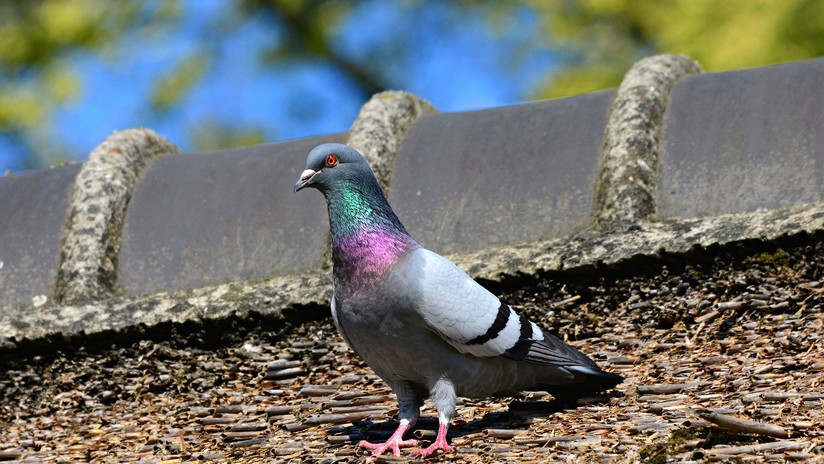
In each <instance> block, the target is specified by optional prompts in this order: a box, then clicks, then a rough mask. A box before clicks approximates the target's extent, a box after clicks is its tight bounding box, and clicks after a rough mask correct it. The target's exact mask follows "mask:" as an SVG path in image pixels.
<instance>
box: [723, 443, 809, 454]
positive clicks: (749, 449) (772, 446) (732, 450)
mask: <svg viewBox="0 0 824 464" xmlns="http://www.w3.org/2000/svg"><path fill="white" fill-rule="evenodd" d="M807 446H809V443H801V442H797V441H773V442H770V443H756V444H754V445H743V446H730V447H728V448H713V449H711V450H708V451H707V452H708V453H710V454H715V455H719V454H726V455H735V454H748V453H758V452H761V451H798V450H802V449H804V448H806V447H807Z"/></svg>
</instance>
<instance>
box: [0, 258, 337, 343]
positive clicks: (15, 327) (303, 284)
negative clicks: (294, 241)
mask: <svg viewBox="0 0 824 464" xmlns="http://www.w3.org/2000/svg"><path fill="white" fill-rule="evenodd" d="M331 295H332V282H331V275H330V274H329V273H327V272H321V271H312V272H307V273H303V274H297V275H290V276H286V277H277V278H272V279H267V280H262V281H256V282H244V283H237V282H235V283H228V284H222V285H217V286H211V287H203V288H198V289H194V290H184V291H178V292H172V293H158V294H155V295H150V296H146V297H140V298H109V299H104V300H98V301H93V302H87V303H83V304H75V305H64V306H52V307H47V308H44V309H43V310H40V311H32V310H31V308H30V307H19V308H14V309H12V310H11V311H6V312H3V313H0V349H3V348H13V347H14V346H15V345H16V344H17V343H18V342H20V341H23V340H29V341H30V340H38V339H46V338H49V337H51V336H53V335H56V334H59V335H61V336H63V337H72V336H77V335H81V334H94V333H101V332H106V331H117V330H124V329H128V328H131V327H136V326H140V325H144V326H149V327H151V326H154V325H157V324H161V323H167V322H171V323H184V322H195V323H197V322H205V321H208V320H220V319H224V318H228V317H240V318H243V317H245V316H248V315H249V314H251V313H257V314H262V315H265V316H268V317H271V318H275V319H278V318H283V317H285V315H284V313H285V311H286V310H287V309H288V308H296V307H301V306H306V305H322V306H328V304H329V301H330V298H331Z"/></svg>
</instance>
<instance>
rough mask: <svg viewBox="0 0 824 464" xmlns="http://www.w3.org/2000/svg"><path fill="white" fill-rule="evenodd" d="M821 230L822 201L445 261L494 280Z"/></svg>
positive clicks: (639, 227)
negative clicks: (450, 261)
mask: <svg viewBox="0 0 824 464" xmlns="http://www.w3.org/2000/svg"><path fill="white" fill-rule="evenodd" d="M821 232H824V201H823V202H818V203H813V204H809V205H800V206H794V207H789V208H782V209H776V210H771V211H755V212H746V213H736V214H726V215H722V216H717V217H711V218H696V219H679V220H671V221H661V222H649V223H643V224H639V225H637V226H636V227H634V228H633V229H632V230H629V231H616V232H611V233H605V234H601V233H596V232H590V233H586V234H581V235H578V236H575V237H564V238H558V239H552V240H546V241H541V242H533V243H530V244H523V245H521V246H503V247H497V248H489V249H486V250H483V251H480V252H477V253H472V254H456V255H451V256H449V258H450V259H452V260H453V261H455V263H457V264H458V265H459V266H461V267H462V268H463V269H466V270H468V271H469V273H470V274H471V275H472V276H473V277H479V278H483V279H487V280H492V281H499V280H501V279H502V278H504V277H507V276H518V275H535V274H537V273H540V272H547V271H574V270H580V269H585V268H588V267H595V266H612V265H618V264H620V263H621V262H626V261H630V260H632V259H633V258H636V257H639V256H648V257H654V256H656V255H658V254H660V253H661V252H666V253H671V254H681V253H687V252H689V251H691V250H693V249H694V248H696V247H704V248H706V247H709V246H713V245H725V244H730V243H735V242H743V241H747V240H774V239H777V238H779V237H782V236H791V235H796V234H802V233H809V234H814V233H821Z"/></svg>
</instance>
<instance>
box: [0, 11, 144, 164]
mask: <svg viewBox="0 0 824 464" xmlns="http://www.w3.org/2000/svg"><path fill="white" fill-rule="evenodd" d="M140 5H141V4H140V3H139V2H110V1H108V0H4V1H2V2H0V134H6V135H11V136H12V137H14V138H15V139H16V140H18V141H20V142H22V143H23V144H25V145H26V146H28V147H29V149H30V150H31V151H32V153H40V155H39V156H41V158H36V157H35V158H32V159H30V160H29V163H28V167H31V168H36V167H42V166H44V165H48V164H54V163H58V162H60V161H63V160H65V159H68V158H71V155H73V154H72V153H66V152H65V149H62V150H58V149H56V148H55V147H54V146H53V145H52V143H53V142H51V141H50V138H49V127H48V125H49V121H48V118H49V115H50V114H51V113H52V112H53V111H54V110H55V109H56V108H57V107H59V106H60V105H64V104H66V103H69V102H71V101H72V100H74V99H75V98H77V97H78V96H79V95H80V94H81V93H82V92H83V91H84V90H85V89H84V88H83V80H82V77H81V76H79V75H78V74H77V72H76V70H75V69H74V68H73V66H72V64H71V60H70V58H71V56H72V54H75V53H77V52H96V53H101V54H106V53H111V47H113V46H116V45H117V43H119V40H120V38H121V37H122V36H123V34H124V32H125V31H126V30H128V29H129V28H131V27H134V26H135V25H137V24H139V23H140V21H145V20H149V21H151V20H157V19H158V17H156V16H154V17H148V18H147V17H146V16H145V12H141V9H140ZM44 153H51V155H43V154H44Z"/></svg>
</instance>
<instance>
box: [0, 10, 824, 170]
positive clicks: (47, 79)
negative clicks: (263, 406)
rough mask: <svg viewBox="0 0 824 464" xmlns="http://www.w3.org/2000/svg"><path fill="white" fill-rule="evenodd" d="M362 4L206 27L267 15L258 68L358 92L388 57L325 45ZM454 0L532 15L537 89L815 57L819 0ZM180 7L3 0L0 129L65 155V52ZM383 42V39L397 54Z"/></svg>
mask: <svg viewBox="0 0 824 464" xmlns="http://www.w3.org/2000/svg"><path fill="white" fill-rule="evenodd" d="M395 1H397V2H401V3H404V4H407V5H413V6H414V5H418V4H419V3H421V2H419V0H395ZM361 3H362V0H354V1H344V0H232V5H233V8H231V9H230V11H231V12H232V13H231V14H230V15H227V17H226V18H224V21H223V24H221V25H220V27H219V28H218V30H216V31H214V34H215V37H216V39H215V40H221V39H220V38H221V37H223V36H224V35H225V34H227V33H229V32H231V31H233V30H235V29H236V28H239V27H242V26H243V25H244V24H246V23H247V22H249V21H251V20H252V19H255V20H264V21H268V22H270V23H271V24H272V26H273V27H272V31H273V34H272V41H271V46H270V47H269V48H268V49H266V50H263V51H262V53H261V65H262V66H275V65H282V64H284V63H290V62H291V61H292V60H321V61H325V62H326V63H328V64H330V65H331V66H334V67H335V68H337V69H338V70H339V71H340V72H341V73H342V74H343V75H346V76H348V77H349V78H350V79H351V81H352V82H353V83H354V84H356V86H357V88H359V89H361V91H362V93H363V97H364V99H365V98H367V97H368V96H369V95H371V94H373V93H375V92H378V91H381V90H384V89H385V88H386V87H387V84H386V80H385V78H384V76H386V75H387V72H386V67H387V66H389V65H390V64H387V63H386V62H384V60H380V59H373V60H368V61H366V62H356V61H352V60H350V59H348V58H347V57H346V56H343V55H341V54H339V53H338V52H337V48H336V47H335V46H334V38H335V37H337V36H338V34H339V32H340V31H339V28H340V27H341V25H342V24H343V23H344V21H345V20H346V19H347V18H348V17H349V16H350V15H351V14H352V11H353V9H354V8H355V7H356V6H358V5H359V4H361ZM455 7H456V8H460V9H462V10H467V11H468V10H472V9H475V11H478V10H480V11H482V12H483V14H486V15H487V17H488V18H489V26H490V28H491V30H492V31H493V32H494V31H499V30H506V27H505V26H506V25H507V24H508V21H510V20H511V18H512V15H513V14H514V12H515V11H516V10H518V9H522V8H531V9H533V10H534V11H536V12H537V14H538V15H539V17H540V21H541V24H542V25H543V27H542V28H539V29H538V32H537V33H536V34H535V37H534V38H532V40H530V41H529V43H530V45H529V46H531V47H545V46H549V47H551V48H553V49H555V50H558V52H559V58H560V67H559V69H558V70H557V71H556V72H554V73H552V74H551V75H548V76H546V79H545V80H544V82H543V84H542V85H541V86H540V88H539V89H537V91H536V92H535V94H534V97H536V98H548V97H558V96H565V95H574V94H579V93H583V92H588V91H593V90H598V89H603V88H607V87H614V86H617V85H618V84H619V83H620V81H621V78H622V76H623V75H624V73H625V72H626V71H627V69H629V68H630V67H631V66H632V65H633V63H635V62H636V61H637V60H638V59H640V58H643V57H645V56H649V55H652V54H655V53H662V52H668V53H682V54H686V55H689V56H690V57H692V58H694V59H696V60H697V61H698V62H699V63H701V64H702V66H703V67H704V69H705V70H707V71H721V70H727V69H739V68H746V67H751V66H761V65H767V64H773V63H779V62H784V61H789V60H797V59H805V58H810V57H816V56H822V55H824V2H821V1H819V0H780V1H779V0H723V1H719V0H553V1H543V0H508V1H507V0H504V1H500V0H460V1H459V2H456V3H455ZM182 11H183V8H182V6H181V2H180V0H163V1H157V2H141V1H110V0H3V1H0V134H2V135H6V136H9V135H10V136H11V137H13V138H14V139H15V140H17V141H19V142H22V143H23V144H24V145H26V146H28V148H29V149H30V150H31V152H32V153H41V154H42V153H61V154H62V155H63V156H65V157H70V156H71V155H74V154H73V153H66V148H65V147H60V149H57V148H56V147H55V145H54V144H56V143H57V142H55V141H52V140H51V139H50V137H49V134H50V126H49V124H50V121H49V115H50V114H52V113H53V112H54V110H55V109H57V108H58V107H60V106H61V105H65V104H67V103H70V102H71V101H73V100H74V99H75V98H77V97H78V96H79V95H82V93H83V92H88V91H90V89H86V88H84V85H83V84H84V81H83V76H80V75H79V74H78V72H77V70H76V69H74V68H73V66H72V60H71V59H72V57H73V56H76V54H77V53H96V54H99V55H101V56H115V55H116V54H117V53H118V52H119V51H120V50H122V48H123V46H122V45H123V40H124V38H125V37H126V33H127V32H131V33H137V34H145V35H147V36H152V37H154V36H156V35H157V34H163V33H165V32H166V30H167V29H168V26H169V25H170V24H176V22H177V21H180V20H182ZM392 46H394V44H391V43H390V44H384V45H383V48H384V49H385V50H389V51H388V52H387V53H394V50H392V48H391V47H392ZM529 46H527V48H528V47H529ZM214 50H215V47H214V43H211V44H210V43H205V44H203V45H202V46H201V47H200V49H198V50H195V51H194V52H193V53H192V55H191V56H187V57H181V60H180V61H179V62H178V64H177V65H176V66H175V68H174V69H171V70H169V71H168V72H167V73H165V74H163V75H161V76H160V77H159V78H158V80H157V82H156V83H155V85H154V87H153V89H152V91H151V94H150V96H149V99H150V101H149V102H148V105H147V106H149V109H150V110H152V111H154V112H157V113H164V112H167V111H169V110H173V109H174V108H176V107H177V106H178V105H179V104H180V102H181V101H182V100H183V99H184V98H185V97H186V96H187V95H188V93H189V92H190V91H191V89H192V88H194V86H195V85H196V84H197V83H198V82H199V81H200V80H201V79H202V77H203V76H204V74H205V73H207V72H208V70H209V66H210V63H211V53H213V52H214ZM528 54H529V50H524V51H523V52H521V53H519V55H523V56H528ZM512 59H513V60H517V59H519V57H518V56H514V57H513V58H512ZM202 127H203V128H204V129H202V130H200V129H197V130H196V133H193V138H194V140H195V144H196V146H197V147H198V149H213V148H217V147H218V146H221V147H222V146H227V144H238V145H241V144H247V143H252V142H256V141H260V140H262V133H263V132H262V131H261V130H260V128H242V127H241V128H238V127H221V126H218V125H216V124H215V123H214V122H210V121H204V123H203V124H202ZM40 156H44V155H40ZM56 161H59V158H58V159H54V158H42V159H37V158H34V159H33V161H32V162H31V163H30V167H38V165H40V166H42V165H45V164H49V163H53V162H56Z"/></svg>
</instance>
